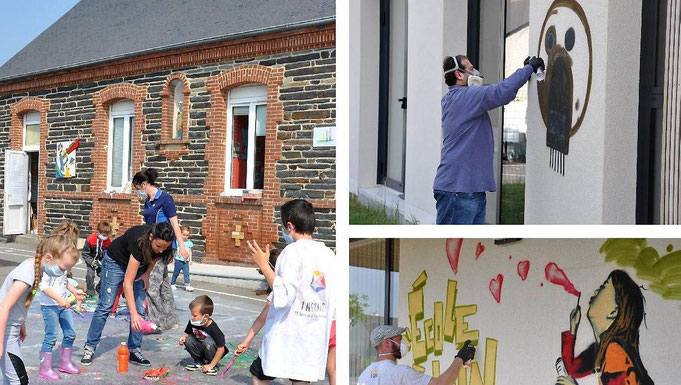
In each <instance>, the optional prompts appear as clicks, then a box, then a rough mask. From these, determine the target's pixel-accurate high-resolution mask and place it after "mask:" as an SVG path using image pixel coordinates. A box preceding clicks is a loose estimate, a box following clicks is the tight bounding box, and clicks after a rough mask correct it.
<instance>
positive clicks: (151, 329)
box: [140, 320, 158, 334]
mask: <svg viewBox="0 0 681 385" xmlns="http://www.w3.org/2000/svg"><path fill="white" fill-rule="evenodd" d="M157 329H158V326H156V324H155V323H153V322H152V321H147V320H141V321H140V331H141V332H142V333H147V334H149V333H155V332H156V330H157Z"/></svg>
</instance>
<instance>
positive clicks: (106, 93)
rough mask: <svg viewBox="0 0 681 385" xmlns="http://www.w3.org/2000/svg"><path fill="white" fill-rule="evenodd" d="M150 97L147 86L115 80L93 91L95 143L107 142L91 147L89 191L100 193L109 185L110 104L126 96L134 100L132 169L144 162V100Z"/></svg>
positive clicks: (138, 167) (93, 131) (139, 166)
mask: <svg viewBox="0 0 681 385" xmlns="http://www.w3.org/2000/svg"><path fill="white" fill-rule="evenodd" d="M146 98H147V86H138V85H134V84H130V83H122V84H113V85H110V86H108V87H106V88H104V89H101V90H99V91H97V92H95V93H94V94H93V97H92V102H93V104H94V105H95V113H96V115H95V118H94V120H93V121H92V133H93V135H94V137H95V139H94V140H95V143H100V144H101V143H106V145H104V146H102V145H99V146H95V147H94V148H93V150H92V163H93V169H94V172H93V175H92V179H91V180H90V191H92V192H96V193H99V192H101V191H104V190H106V188H107V180H106V177H107V166H108V161H109V160H108V151H107V147H108V143H109V106H111V104H112V103H114V102H117V101H119V100H123V99H130V100H132V101H133V102H134V103H135V118H134V127H133V143H132V148H133V155H132V170H133V172H135V170H139V169H140V168H141V167H142V163H143V162H144V154H145V151H144V149H143V148H142V130H143V129H144V127H146V122H145V119H144V114H143V113H142V103H143V102H144V100H145V99H146Z"/></svg>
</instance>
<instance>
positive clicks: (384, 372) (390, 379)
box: [357, 360, 432, 385]
mask: <svg viewBox="0 0 681 385" xmlns="http://www.w3.org/2000/svg"><path fill="white" fill-rule="evenodd" d="M431 379H432V377H431V376H429V375H427V374H424V373H419V372H417V371H416V370H414V369H412V368H410V367H408V366H404V365H397V363H396V362H395V361H393V360H381V361H378V362H374V363H373V364H371V365H369V366H368V367H367V368H366V369H364V371H363V372H362V374H360V375H359V378H358V379H357V385H427V384H428V383H429V382H430V380H431Z"/></svg>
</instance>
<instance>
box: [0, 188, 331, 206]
mask: <svg viewBox="0 0 681 385" xmlns="http://www.w3.org/2000/svg"><path fill="white" fill-rule="evenodd" d="M1 193H2V190H0V194H1ZM43 195H44V196H45V197H46V198H62V199H89V200H93V201H94V200H95V199H113V200H120V199H128V200H129V199H131V197H132V198H136V196H135V195H133V194H105V193H101V192H75V191H47V192H45V193H43ZM136 199H137V200H138V201H141V199H139V198H136ZM173 199H174V200H175V202H176V203H203V204H207V205H208V204H218V205H222V204H233V205H243V204H245V205H253V206H262V205H263V201H262V199H242V198H241V197H228V196H208V195H173ZM289 200H290V199H288V198H279V201H278V203H277V206H281V205H283V204H284V203H286V202H288V201H289ZM306 200H307V201H308V202H310V203H312V206H314V207H315V208H320V209H335V208H336V201H334V200H327V199H306ZM133 204H135V203H134V200H133Z"/></svg>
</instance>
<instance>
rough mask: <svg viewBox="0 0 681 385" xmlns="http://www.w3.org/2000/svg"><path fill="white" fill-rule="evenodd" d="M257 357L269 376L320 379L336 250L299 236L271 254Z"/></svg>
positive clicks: (331, 308)
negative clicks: (270, 283) (278, 252)
mask: <svg viewBox="0 0 681 385" xmlns="http://www.w3.org/2000/svg"><path fill="white" fill-rule="evenodd" d="M274 271H275V273H276V277H275V278H274V283H273V287H272V293H270V295H269V297H268V299H269V300H270V308H269V310H268V313H267V320H266V321H265V327H264V333H263V339H262V347H261V348H260V352H259V355H260V358H261V359H262V368H263V372H264V373H265V374H266V375H268V376H270V377H277V378H291V379H295V380H300V381H311V382H314V381H319V380H323V379H324V376H325V375H324V373H325V371H326V357H327V355H328V352H329V335H330V332H331V321H332V315H333V313H334V311H335V306H336V305H335V287H336V286H335V282H336V274H337V267H336V255H335V254H334V253H333V251H331V249H329V248H328V247H326V246H325V245H324V244H323V243H321V242H317V241H313V240H309V239H299V240H298V241H296V242H294V243H292V244H290V245H288V246H286V247H285V248H284V250H282V252H281V255H279V258H277V265H276V266H275V269H274Z"/></svg>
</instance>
